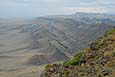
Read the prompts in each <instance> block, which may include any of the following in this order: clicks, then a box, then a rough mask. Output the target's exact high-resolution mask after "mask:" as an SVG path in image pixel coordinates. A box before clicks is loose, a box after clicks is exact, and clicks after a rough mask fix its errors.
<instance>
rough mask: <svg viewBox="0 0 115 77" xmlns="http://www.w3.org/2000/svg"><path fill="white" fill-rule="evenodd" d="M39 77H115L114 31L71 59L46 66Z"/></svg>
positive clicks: (107, 33) (110, 31) (108, 32)
mask: <svg viewBox="0 0 115 77" xmlns="http://www.w3.org/2000/svg"><path fill="white" fill-rule="evenodd" d="M41 77H115V29H112V30H109V31H107V32H106V34H105V35H104V36H103V37H100V38H99V39H98V40H96V41H94V42H92V43H91V44H90V46H89V48H86V49H84V50H82V51H80V52H78V53H77V54H76V55H75V56H74V57H73V58H72V59H70V60H68V61H66V62H64V63H58V64H49V65H47V66H46V68H45V70H44V73H43V74H42V76H41Z"/></svg>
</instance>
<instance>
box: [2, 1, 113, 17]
mask: <svg viewBox="0 0 115 77" xmlns="http://www.w3.org/2000/svg"><path fill="white" fill-rule="evenodd" d="M114 9H115V1H114V0H0V18H12V17H38V16H43V15H60V14H71V13H75V12H88V13H90V12H91V13H109V14H114V13H115V10H114Z"/></svg>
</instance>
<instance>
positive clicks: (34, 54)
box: [0, 13, 115, 66]
mask: <svg viewBox="0 0 115 77" xmlns="http://www.w3.org/2000/svg"><path fill="white" fill-rule="evenodd" d="M113 27H115V16H114V15H107V14H95V13H76V14H73V15H57V16H46V17H38V18H35V19H32V20H23V19H16V20H15V19H14V20H5V19H4V20H2V19H1V20H0V56H10V57H12V56H18V57H21V58H23V60H24V62H23V61H21V62H19V64H15V63H14V62H13V61H14V59H16V60H22V59H19V58H13V57H12V58H11V61H10V62H11V64H12V65H13V66H15V65H17V66H18V65H24V64H27V65H42V64H48V63H52V62H57V61H65V60H68V59H70V58H71V57H72V56H74V55H75V53H76V51H80V50H81V49H83V48H86V47H88V44H89V43H90V42H91V41H93V40H95V39H97V38H99V37H100V36H102V35H103V34H104V33H105V31H107V30H108V29H111V28H113ZM13 63H14V64H13ZM0 64H2V63H0Z"/></svg>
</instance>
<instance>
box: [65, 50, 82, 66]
mask: <svg viewBox="0 0 115 77" xmlns="http://www.w3.org/2000/svg"><path fill="white" fill-rule="evenodd" d="M83 60H84V52H79V53H78V54H77V55H75V57H74V58H73V59H71V60H69V61H67V62H64V65H65V66H69V65H80V64H81V63H82V62H83Z"/></svg>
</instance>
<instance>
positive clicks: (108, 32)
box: [106, 28, 115, 35]
mask: <svg viewBox="0 0 115 77" xmlns="http://www.w3.org/2000/svg"><path fill="white" fill-rule="evenodd" d="M113 33H115V28H113V29H111V30H109V31H107V33H106V34H107V35H109V34H113Z"/></svg>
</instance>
